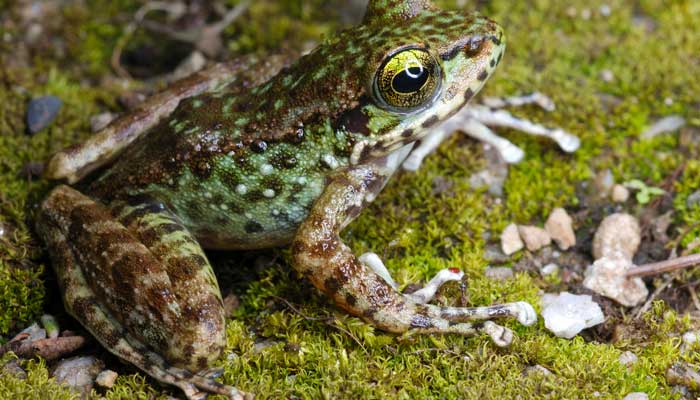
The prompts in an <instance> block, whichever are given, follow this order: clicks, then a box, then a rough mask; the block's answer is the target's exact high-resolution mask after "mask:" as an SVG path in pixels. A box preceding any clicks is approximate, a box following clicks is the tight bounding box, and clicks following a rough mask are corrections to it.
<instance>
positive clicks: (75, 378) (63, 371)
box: [52, 356, 104, 395]
mask: <svg viewBox="0 0 700 400" xmlns="http://www.w3.org/2000/svg"><path fill="white" fill-rule="evenodd" d="M102 368H104V365H103V363H102V361H100V360H98V359H96V358H95V357H92V356H90V357H74V358H68V359H65V360H61V361H60V362H59V363H58V365H56V368H55V369H54V371H53V374H52V375H53V377H55V378H56V382H58V383H62V384H64V385H68V386H70V387H71V388H72V389H74V390H75V391H77V392H79V393H81V394H83V395H87V394H88V393H90V390H92V384H93V382H94V381H95V377H96V376H97V374H99V373H100V371H102Z"/></svg>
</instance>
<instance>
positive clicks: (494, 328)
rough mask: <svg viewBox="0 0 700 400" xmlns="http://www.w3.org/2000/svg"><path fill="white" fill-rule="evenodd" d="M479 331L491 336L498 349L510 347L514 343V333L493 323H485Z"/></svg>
mask: <svg viewBox="0 0 700 400" xmlns="http://www.w3.org/2000/svg"><path fill="white" fill-rule="evenodd" d="M479 331H481V332H484V333H486V334H487V335H489V336H490V337H491V340H493V343H494V344H495V345H496V346H498V347H508V346H510V344H511V343H512V342H513V337H514V335H513V331H511V330H510V329H508V328H506V327H504V326H501V325H498V324H497V323H495V322H493V321H486V322H484V325H483V326H482V327H481V328H480V329H479Z"/></svg>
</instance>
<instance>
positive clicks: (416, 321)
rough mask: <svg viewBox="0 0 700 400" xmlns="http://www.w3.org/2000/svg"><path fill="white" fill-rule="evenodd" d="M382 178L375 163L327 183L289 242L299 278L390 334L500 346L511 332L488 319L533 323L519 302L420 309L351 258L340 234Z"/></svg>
mask: <svg viewBox="0 0 700 400" xmlns="http://www.w3.org/2000/svg"><path fill="white" fill-rule="evenodd" d="M387 178H388V175H386V174H384V171H383V170H382V168H381V166H377V165H375V164H372V165H365V166H357V167H353V168H351V169H349V170H347V171H344V172H343V173H341V174H339V175H336V176H335V177H333V178H332V180H331V181H330V182H329V183H328V185H327V187H326V189H325V191H324V192H323V194H322V195H321V197H320V198H319V199H318V200H317V201H316V203H315V205H314V207H313V209H312V210H311V212H310V214H309V216H308V217H307V219H306V220H305V221H304V222H303V223H302V225H301V227H300V228H299V230H298V231H297V235H296V237H295V239H294V244H293V248H292V250H293V253H294V261H295V267H296V268H297V270H298V271H299V272H300V273H302V274H303V275H304V276H306V277H307V278H308V279H309V280H311V282H312V283H313V284H314V286H316V287H317V288H318V289H320V290H321V291H323V292H324V293H325V294H327V295H328V296H330V297H331V298H333V300H335V302H336V303H337V304H338V305H339V306H340V307H342V308H343V309H345V310H347V311H348V312H349V313H351V314H353V315H357V316H359V317H362V318H363V319H365V320H366V321H368V322H370V323H372V324H374V325H376V326H377V327H379V328H381V329H383V330H386V331H390V332H395V333H457V334H463V335H471V334H474V333H476V332H477V331H483V332H486V333H488V334H489V335H490V336H491V337H492V339H493V340H494V342H495V343H496V344H498V345H499V346H505V345H508V344H509V343H510V342H511V340H512V332H511V331H510V330H509V329H506V328H503V327H501V326H498V325H496V324H495V323H493V322H491V321H488V320H490V319H493V318H500V317H514V318H517V319H518V320H519V321H520V322H521V323H523V324H524V325H530V324H532V323H534V322H535V321H536V319H537V317H536V314H535V312H534V310H533V309H532V307H531V306H530V305H529V304H527V303H524V302H518V303H510V304H502V305H496V306H491V307H476V308H466V307H438V306H435V305H431V304H421V302H419V301H416V299H414V298H412V297H411V296H408V295H403V294H401V293H399V292H398V291H397V290H396V289H395V288H394V287H393V286H392V284H391V283H390V281H389V282H388V280H389V279H390V278H389V279H385V278H383V277H382V275H385V273H383V272H382V271H381V270H380V271H379V273H377V271H375V269H374V268H372V267H371V266H368V265H367V264H366V263H363V262H362V261H360V260H359V259H358V258H356V257H355V256H354V255H353V253H352V251H351V250H350V248H348V246H346V245H345V244H344V243H343V242H342V241H341V240H340V237H339V233H340V232H341V231H342V229H343V228H345V226H347V224H348V223H350V221H352V219H354V218H355V217H356V216H357V215H358V214H359V212H360V210H361V209H362V208H363V206H364V205H365V204H366V203H367V201H368V199H370V200H371V199H372V198H373V197H374V196H375V195H376V193H377V192H378V191H379V190H381V188H382V187H383V186H384V183H385V182H386V179H387ZM472 321H482V322H478V323H472ZM483 321H485V322H483Z"/></svg>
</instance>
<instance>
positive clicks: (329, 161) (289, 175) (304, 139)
mask: <svg viewBox="0 0 700 400" xmlns="http://www.w3.org/2000/svg"><path fill="white" fill-rule="evenodd" d="M475 18H476V17H467V18H465V17H464V16H463V15H459V14H455V13H447V12H445V13H437V12H436V13H425V14H421V15H419V16H417V17H415V18H413V19H411V20H410V25H409V24H408V22H407V21H403V20H402V21H401V22H398V21H395V22H396V25H395V26H394V25H392V24H391V23H389V24H386V23H385V22H388V21H383V20H379V21H377V22H376V23H374V24H366V25H361V26H359V27H357V28H353V29H351V30H348V31H345V32H343V33H341V34H340V35H338V36H336V37H334V38H333V39H330V40H328V41H326V42H324V43H323V44H322V45H321V46H319V47H318V48H317V49H316V50H315V51H314V52H312V53H310V54H308V55H306V56H304V57H302V58H301V59H299V60H298V61H297V62H295V63H294V64H292V65H290V66H289V67H288V68H284V69H282V70H281V71H279V73H278V74H276V75H275V76H274V77H272V78H271V79H269V80H267V81H266V82H264V83H261V84H258V85H255V86H253V87H250V88H244V89H241V87H239V86H237V87H226V88H222V89H217V90H214V91H212V92H209V93H207V94H204V95H200V96H197V97H193V98H190V99H187V100H184V101H183V102H182V103H181V104H180V105H179V107H178V109H177V110H176V111H175V113H174V114H173V115H172V116H171V117H170V118H169V119H168V120H167V121H164V122H162V123H161V124H160V125H158V126H157V127H156V128H154V129H153V130H152V131H151V132H149V133H148V134H146V135H144V136H143V137H141V138H139V139H138V140H137V141H136V142H134V143H133V144H132V145H130V146H129V148H127V150H126V151H125V154H124V155H123V156H121V157H120V159H119V160H118V161H117V162H116V163H115V164H114V165H113V166H112V167H111V168H110V169H109V170H107V171H106V172H105V174H104V175H103V176H102V177H101V178H99V179H98V180H97V181H96V182H94V183H93V184H92V187H91V189H90V190H91V191H92V192H93V193H94V194H95V195H96V196H98V197H101V198H102V199H104V200H105V201H109V200H111V199H114V198H118V197H127V198H128V197H134V196H138V198H143V195H147V196H149V197H150V198H153V199H156V200H157V201H161V202H163V203H164V204H165V205H166V206H167V207H169V208H170V209H171V210H172V211H173V212H174V213H175V214H176V215H177V216H178V217H179V218H180V219H181V220H182V222H183V223H184V224H185V225H186V226H187V227H188V228H189V229H190V230H191V231H192V233H193V234H194V235H195V236H197V238H198V239H199V240H200V241H201V243H202V244H203V245H204V246H206V247H214V248H242V249H244V248H260V247H267V246H273V245H282V244H286V243H288V242H289V241H290V240H291V239H292V237H293V235H294V233H295V232H296V229H297V227H298V226H299V224H300V223H301V222H302V221H303V220H304V219H305V218H306V216H307V214H308V211H309V210H310V208H311V206H312V205H313V203H314V201H315V200H316V199H317V198H318V196H320V194H321V193H322V191H323V189H324V187H325V184H326V178H327V176H328V175H329V174H331V173H333V172H334V171H336V170H339V169H342V168H345V167H346V166H348V165H350V164H356V163H358V162H371V159H372V157H375V153H376V154H379V155H381V154H386V153H387V152H390V151H392V150H394V149H398V148H400V147H402V146H404V145H405V144H406V143H407V142H410V141H413V140H415V139H416V134H417V133H418V132H423V131H426V129H428V128H429V127H430V126H431V125H433V124H435V123H436V122H437V121H439V120H440V119H441V118H445V117H446V116H445V115H437V114H436V115H432V116H430V115H425V114H426V113H420V112H415V111H417V109H412V108H410V107H409V108H407V109H406V110H401V109H398V110H397V108H396V107H394V106H387V105H386V104H379V103H378V101H377V96H376V95H375V93H374V90H375V88H374V86H373V85H374V83H373V82H374V80H375V76H376V73H377V71H378V69H379V67H380V65H382V63H383V62H384V61H385V60H387V59H389V58H391V56H392V55H393V54H396V53H397V52H398V51H403V50H406V49H413V48H419V49H428V48H430V49H431V50H430V51H433V52H435V54H439V55H440V56H439V57H440V58H441V59H442V60H444V61H449V60H452V59H456V58H459V57H457V55H458V54H461V53H460V52H461V51H463V50H464V48H465V44H468V43H467V42H465V40H466V39H457V38H454V39H453V38H450V37H445V35H446V34H441V33H440V32H451V31H450V30H448V29H447V28H448V27H450V28H455V31H457V32H459V35H463V34H464V33H463V32H462V31H464V32H467V31H470V30H476V31H477V33H478V29H477V28H474V27H475V26H477V27H478V25H476V24H475V23H474V21H475ZM481 23H485V24H490V23H491V22H489V21H485V20H483V21H482V22H481ZM454 35H456V36H459V35H458V34H457V33H455V34H454ZM467 37H468V36H467ZM476 37H477V38H478V39H479V40H480V41H479V42H478V43H482V42H483V39H484V38H485V37H483V36H479V35H476ZM494 40H498V39H494ZM431 43H432V45H433V46H434V47H432V48H431V47H430V45H431ZM472 50H473V49H471V47H469V46H467V50H465V51H467V52H469V51H472ZM405 53H410V54H423V55H424V56H425V55H426V54H428V50H418V51H416V52H415V53H413V52H411V51H410V50H409V51H407V52H405ZM412 57H415V56H412ZM411 60H414V58H411ZM263 62H264V61H263ZM406 65H408V64H406ZM411 65H413V64H411ZM253 68H255V67H254V66H253ZM387 68H388V67H387ZM392 68H393V67H392ZM389 69H391V68H389ZM400 71H402V70H401V69H399V72H400ZM426 71H427V70H426ZM421 72H423V70H421ZM422 76H426V75H422ZM485 76H486V75H485ZM484 80H485V78H484ZM482 81H483V80H481V81H480V82H477V83H478V85H481V84H483V83H482ZM239 83H240V82H239ZM239 83H238V84H239ZM236 84H237V83H235V82H234V83H233V84H232V85H236ZM425 87H427V85H426V86H425ZM477 89H478V88H477ZM448 93H449V98H450V100H449V101H452V102H457V103H459V105H463V104H464V103H466V101H468V100H469V98H470V95H466V96H458V95H457V93H456V92H453V91H448ZM467 93H468V94H469V93H471V94H473V93H474V91H473V90H472V89H471V88H470V90H468V91H467ZM400 95H401V96H404V95H407V94H406V93H404V92H401V93H400ZM427 104H430V103H427ZM418 111H419V110H418Z"/></svg>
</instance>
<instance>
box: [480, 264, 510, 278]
mask: <svg viewBox="0 0 700 400" xmlns="http://www.w3.org/2000/svg"><path fill="white" fill-rule="evenodd" d="M484 275H485V276H486V277H487V278H489V279H491V280H494V281H505V280H508V279H510V278H512V277H513V269H512V268H508V267H488V268H486V271H485V272H484Z"/></svg>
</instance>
